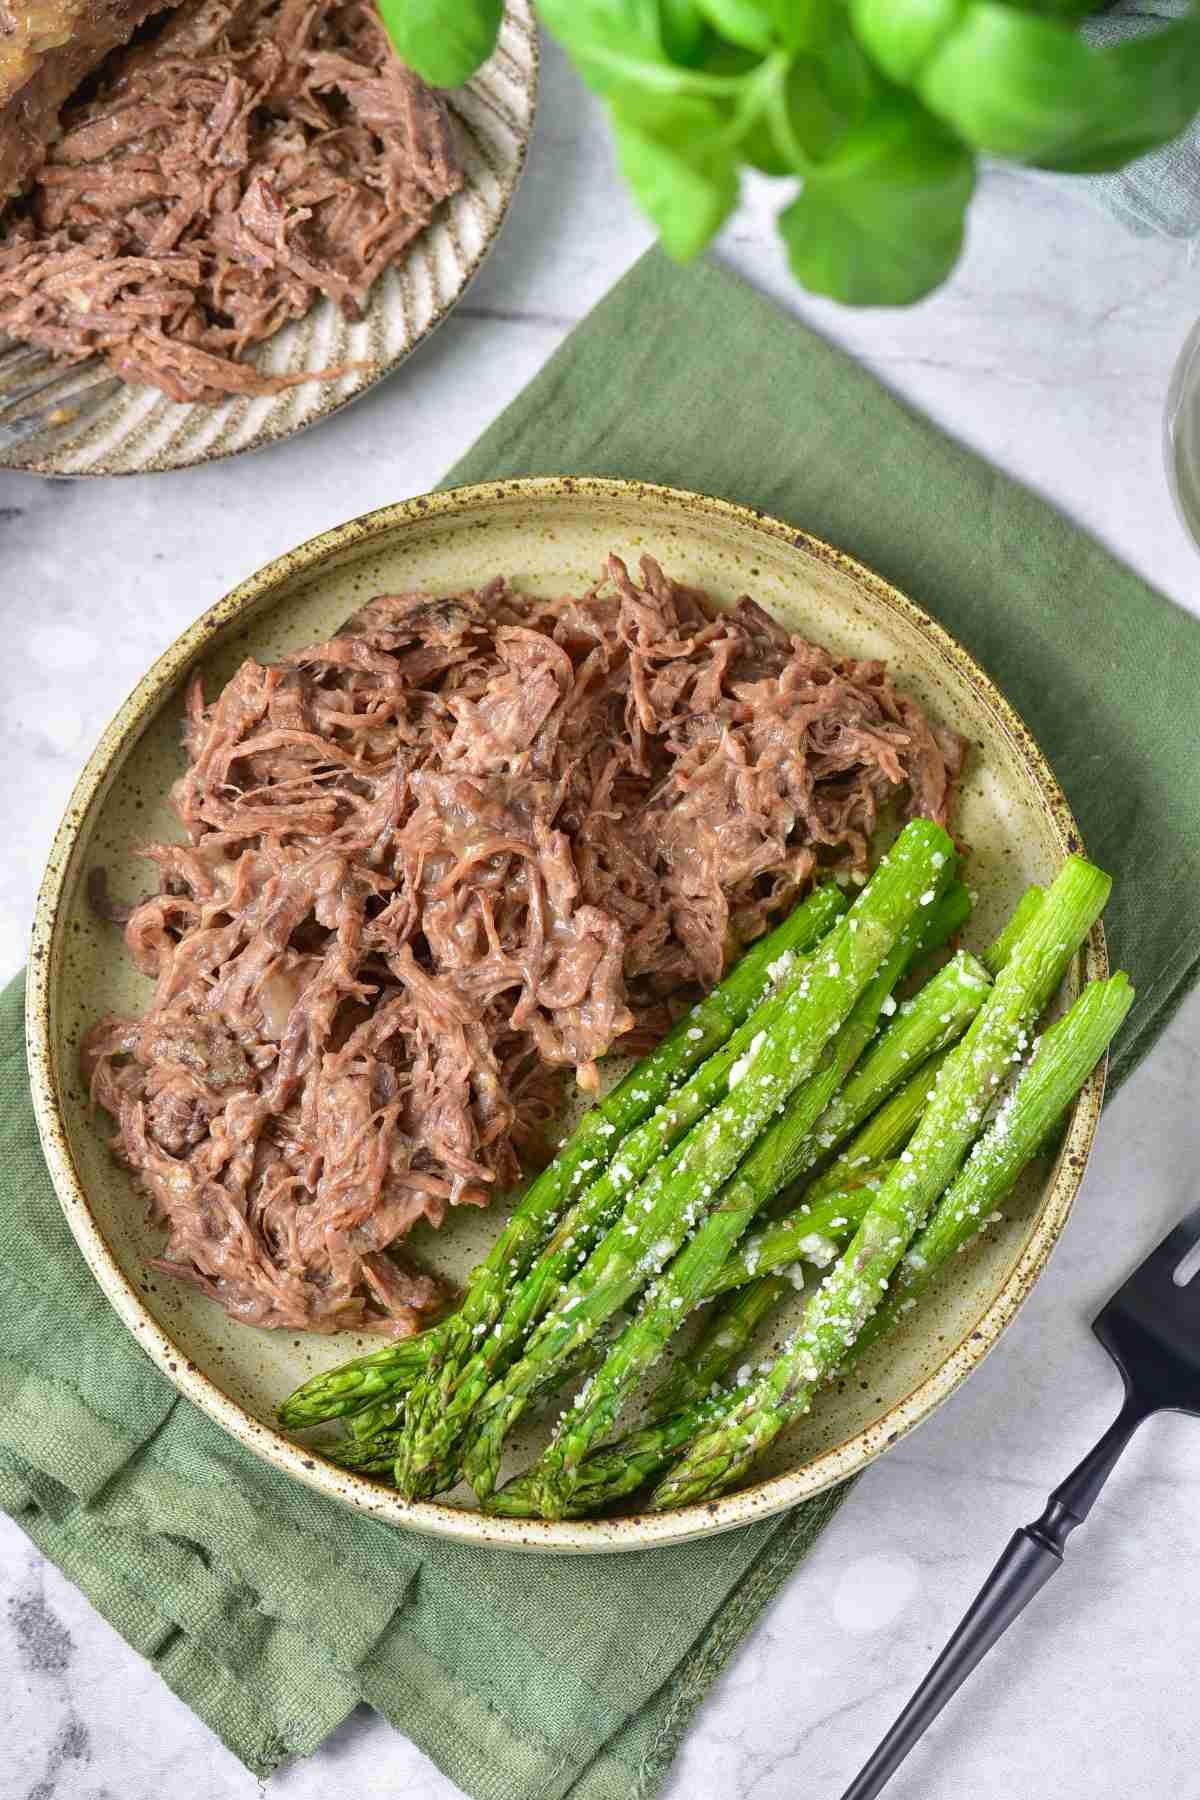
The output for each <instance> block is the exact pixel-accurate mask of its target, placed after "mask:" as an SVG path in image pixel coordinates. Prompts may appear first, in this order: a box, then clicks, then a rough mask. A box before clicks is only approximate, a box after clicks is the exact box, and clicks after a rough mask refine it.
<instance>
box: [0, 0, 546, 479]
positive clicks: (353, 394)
mask: <svg viewBox="0 0 1200 1800" xmlns="http://www.w3.org/2000/svg"><path fill="white" fill-rule="evenodd" d="M537 85H538V48H537V30H536V27H535V25H534V22H533V14H532V11H531V8H530V4H529V0H510V3H509V5H508V7H507V8H506V10H505V16H504V23H503V26H502V28H501V32H500V42H499V45H498V47H497V50H496V54H495V55H494V56H493V57H492V58H491V59H490V61H489V62H487V63H486V64H485V65H484V67H483V68H482V69H481V70H480V71H479V73H478V75H476V76H475V78H474V79H473V80H472V81H470V82H468V83H467V85H466V86H465V87H461V88H455V89H454V90H453V91H452V92H451V93H449V94H448V95H447V100H448V103H449V106H450V111H451V113H452V114H453V116H454V120H455V123H456V128H457V135H458V143H459V151H460V154H461V156H462V164H463V172H464V174H465V176H466V181H465V185H464V186H463V189H462V191H461V193H458V194H455V195H454V196H453V198H452V199H450V200H448V201H447V202H446V204H445V205H444V206H443V207H441V208H440V209H439V211H438V214H437V217H436V218H435V219H434V221H433V223H432V224H431V225H430V226H429V227H428V228H427V229H426V230H425V231H423V232H422V233H421V235H420V237H418V238H415V239H414V240H413V242H412V244H411V245H410V247H409V249H408V250H407V252H406V253H405V255H404V256H403V257H402V258H401V260H400V261H399V262H398V263H395V264H394V265H393V266H392V267H391V268H390V269H388V270H386V271H385V273H384V274H383V275H382V276H381V277H380V279H379V280H378V281H377V282H376V283H375V286H374V288H373V289H372V290H371V294H370V298H369V300H368V302H367V306H366V310H365V312H364V314H363V317H362V318H361V319H360V320H358V321H357V322H355V323H354V324H351V323H349V322H348V321H347V320H346V319H344V318H343V317H342V314H341V312H340V311H339V310H338V308H337V307H336V306H335V305H334V304H333V302H332V301H331V300H321V301H319V302H318V303H317V305H316V306H314V307H313V309H312V311H311V312H309V313H307V314H306V315H305V317H304V318H303V319H297V320H296V321H295V323H294V324H291V325H286V326H285V327H284V328H283V330H282V331H279V332H276V334H275V336H274V337H273V338H271V339H270V340H269V341H268V342H267V343H266V344H264V345H263V347H262V350H261V351H260V353H259V355H258V357H257V359H256V360H257V361H258V364H259V367H260V368H263V369H266V370H269V371H270V372H271V373H273V374H293V375H294V374H298V373H299V372H300V371H301V370H303V369H333V368H338V367H341V366H342V365H344V364H348V363H361V364H363V365H364V366H363V367H361V368H354V369H349V370H348V371H347V373H346V374H344V375H339V376H337V377H336V379H334V380H332V381H308V382H304V383H303V384H302V385H301V386H300V387H293V388H287V389H285V390H284V392H283V393H281V394H266V395H256V396H251V397H245V396H234V397H232V398H230V399H228V400H224V401H222V402H221V403H220V405H217V406H194V405H180V404H178V403H177V402H176V401H173V400H168V399H167V398H166V396H165V395H164V394H162V393H160V392H159V390H158V389H157V388H153V387H145V386H135V385H133V384H131V383H127V384H125V385H124V386H122V387H120V388H118V390H117V392H116V393H115V395H114V396H113V398H112V399H111V400H108V401H106V402H105V404H104V405H103V406H102V407H101V408H100V409H99V410H98V411H96V412H95V413H90V414H88V415H87V417H86V418H85V419H84V420H83V421H81V423H80V425H79V426H78V428H75V429H72V428H70V427H67V428H65V429H61V430H57V431H55V432H53V433H52V434H48V435H47V434H42V435H39V436H38V437H37V438H34V439H31V440H29V441H28V442H26V443H24V444H21V445H19V446H18V447H16V448H15V449H12V450H9V451H7V452H2V453H0V468H6V469H27V470H31V471H32V472H34V473H35V474H39V475H147V474H155V473H158V472H160V471H162V470H165V469H184V468H188V467H189V466H190V465H191V464H193V463H202V462H212V461H214V460H215V459H216V458H218V457H223V456H235V455H237V454H238V452H240V451H242V450H258V449H261V448H262V447H263V446H264V445H265V444H273V443H275V442H276V441H277V440H278V439H280V438H286V437H291V436H292V434H293V433H294V432H297V431H304V430H305V429H306V428H307V427H308V426H309V425H316V424H318V423H319V422H320V420H322V419H326V418H328V417H329V415H330V413H334V412H337V410H338V408H339V407H342V406H346V405H348V404H349V402H350V401H351V400H356V399H357V398H358V397H359V395H360V394H364V393H365V392H366V391H367V389H368V388H370V387H374V385H375V383H376V382H378V381H382V380H383V379H384V377H385V376H387V375H390V374H392V373H393V372H394V371H395V370H396V369H398V368H399V367H400V364H401V363H402V362H403V361H404V359H405V357H407V356H409V355H410V354H411V353H412V351H413V350H415V349H416V347H417V345H418V344H419V343H420V342H421V340H422V339H423V338H425V337H427V336H428V335H429V333H430V332H431V331H432V330H433V329H434V327H435V326H436V325H439V324H440V323H441V321H442V320H443V319H444V318H445V317H446V314H447V313H448V312H449V311H450V309H451V307H452V306H453V305H454V303H455V301H457V300H458V299H459V298H460V297H461V295H462V293H463V291H464V290H465V288H466V286H467V284H468V282H469V281H470V280H471V277H472V276H473V275H474V273H475V271H476V269H478V267H479V265H480V263H481V262H482V261H483V259H484V257H485V256H486V254H487V252H488V250H489V249H490V248H491V246H492V244H493V243H494V242H495V239H496V236H497V234H498V233H499V230H500V227H501V225H502V224H503V223H504V215H505V214H506V213H507V211H508V206H509V202H510V201H511V199H512V197H513V194H514V192H515V191H516V186H517V182H518V180H519V179H520V175H521V170H522V168H523V166H524V163H525V152H526V150H527V148H528V145H529V138H530V134H531V133H532V131H533V117H534V110H535V107H536V104H537Z"/></svg>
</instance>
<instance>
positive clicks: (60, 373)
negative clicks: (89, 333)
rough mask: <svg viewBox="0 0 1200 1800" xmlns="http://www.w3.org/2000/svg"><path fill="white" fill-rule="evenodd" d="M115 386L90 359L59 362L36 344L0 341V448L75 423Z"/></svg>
mask: <svg viewBox="0 0 1200 1800" xmlns="http://www.w3.org/2000/svg"><path fill="white" fill-rule="evenodd" d="M120 385H121V383H120V378H119V377H118V376H116V375H112V374H110V373H108V371H107V370H106V369H105V366H104V364H103V363H102V362H100V361H99V360H98V359H97V358H95V357H93V358H91V359H90V360H89V361H88V362H75V363H64V362H63V361H62V360H61V359H60V358H58V357H55V356H52V355H51V354H50V353H49V352H48V351H46V350H42V349H39V348H38V347H37V346H36V345H32V344H13V345H10V346H7V347H4V346H3V345H0V451H3V450H10V449H13V448H14V447H15V446H16V445H17V444H23V443H25V442H26V441H27V440H28V439H29V438H32V437H36V436H37V435H38V434H39V433H40V432H43V431H59V430H62V429H63V428H64V427H66V426H69V425H75V424H77V423H78V422H79V420H80V419H82V418H84V417H86V416H87V415H88V414H89V413H91V412H94V411H95V410H96V408H97V407H98V406H100V405H101V404H102V403H103V402H104V401H105V400H107V399H108V398H109V397H110V396H111V395H112V394H114V393H115V392H116V390H117V389H118V388H119V387H120Z"/></svg>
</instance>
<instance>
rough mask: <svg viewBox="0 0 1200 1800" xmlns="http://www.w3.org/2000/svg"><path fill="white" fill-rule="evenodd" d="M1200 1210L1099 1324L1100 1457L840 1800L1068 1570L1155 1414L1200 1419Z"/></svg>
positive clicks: (1003, 1563)
mask: <svg viewBox="0 0 1200 1800" xmlns="http://www.w3.org/2000/svg"><path fill="white" fill-rule="evenodd" d="M1197 1270H1200V1207H1197V1208H1196V1209H1195V1210H1194V1211H1193V1212H1190V1213H1189V1214H1188V1215H1187V1217H1186V1218H1185V1219H1184V1220H1182V1221H1181V1223H1180V1224H1178V1225H1177V1226H1176V1227H1175V1229H1174V1231H1172V1232H1171V1233H1170V1234H1169V1235H1168V1236H1167V1237H1165V1238H1164V1239H1163V1241H1162V1243H1161V1244H1160V1245H1159V1246H1158V1248H1157V1249H1156V1250H1152V1251H1151V1252H1150V1254H1149V1256H1148V1257H1147V1258H1146V1260H1145V1262H1144V1263H1142V1264H1141V1265H1140V1267H1139V1268H1137V1269H1135V1270H1134V1272H1133V1274H1132V1275H1131V1276H1130V1277H1129V1280H1128V1281H1127V1282H1126V1283H1125V1285H1124V1286H1123V1287H1120V1288H1118V1289H1117V1291H1116V1293H1115V1294H1114V1295H1113V1297H1112V1299H1111V1300H1110V1301H1109V1302H1108V1304H1107V1305H1106V1306H1105V1307H1104V1308H1103V1309H1102V1310H1101V1311H1100V1312H1099V1313H1098V1314H1097V1315H1096V1318H1095V1320H1094V1321H1093V1324H1092V1330H1093V1331H1094V1332H1095V1333H1096V1336H1097V1337H1098V1338H1099V1339H1100V1342H1101V1343H1102V1344H1103V1345H1104V1348H1105V1349H1106V1350H1107V1351H1108V1354H1109V1355H1110V1356H1111V1357H1112V1359H1113V1361H1114V1362H1115V1363H1116V1365H1117V1367H1118V1369H1119V1370H1120V1371H1121V1379H1122V1380H1123V1382H1124V1383H1125V1399H1124V1401H1123V1403H1122V1406H1121V1410H1120V1412H1119V1413H1118V1414H1117V1416H1116V1418H1115V1419H1114V1420H1113V1422H1112V1424H1111V1425H1110V1426H1109V1428H1108V1430H1107V1431H1106V1432H1105V1433H1104V1436H1103V1437H1102V1438H1101V1439H1100V1442H1099V1443H1098V1444H1097V1445H1096V1447H1095V1449H1094V1450H1090V1451H1089V1452H1088V1454H1087V1455H1086V1456H1085V1457H1084V1459H1083V1461H1082V1462H1081V1463H1080V1464H1079V1466H1078V1467H1077V1468H1075V1469H1073V1470H1072V1472H1071V1473H1070V1474H1069V1475H1068V1476H1067V1479H1066V1480H1065V1481H1064V1482H1062V1483H1060V1485H1059V1486H1058V1487H1056V1488H1055V1490H1054V1492H1053V1493H1052V1494H1051V1496H1050V1499H1049V1501H1048V1502H1047V1504H1046V1510H1045V1512H1044V1513H1043V1514H1042V1516H1041V1518H1040V1519H1037V1520H1035V1521H1034V1523H1033V1524H1032V1525H1025V1526H1022V1528H1021V1530H1020V1531H1017V1532H1014V1534H1013V1536H1012V1537H1011V1538H1010V1540H1009V1543H1008V1547H1007V1549H1006V1550H1005V1552H1004V1554H1003V1555H1002V1556H1001V1558H1000V1560H999V1562H998V1563H997V1564H996V1566H995V1568H994V1569H993V1570H992V1572H991V1574H990V1575H989V1576H988V1578H987V1580H986V1581H985V1582H984V1584H983V1586H982V1588H981V1589H980V1590H979V1593H978V1594H977V1595H976V1596H975V1599H974V1601H973V1602H972V1604H971V1606H970V1608H969V1609H968V1611H967V1613H966V1616H965V1617H964V1618H963V1620H962V1622H961V1624H960V1625H959V1627H958V1630H957V1631H956V1632H955V1633H954V1636H953V1637H952V1638H951V1639H950V1642H949V1643H948V1644H947V1645H946V1648H945V1649H944V1650H943V1651H942V1654H941V1655H940V1656H939V1658H938V1660H937V1661H936V1662H935V1663H934V1665H933V1667H932V1669H930V1671H929V1673H928V1675H927V1676H926V1677H925V1679H924V1681H923V1682H922V1683H921V1685H920V1687H919V1688H918V1689H917V1691H916V1693H915V1694H914V1695H913V1697H912V1699H911V1700H910V1701H909V1703H908V1705H907V1706H906V1707H905V1709H904V1711H903V1712H902V1713H901V1714H900V1717H899V1718H898V1719H897V1720H896V1723H895V1724H894V1725H893V1726H892V1728H891V1730H890V1731H889V1732H888V1734H887V1736H886V1737H885V1738H884V1740H883V1742H882V1743H881V1744H880V1746H879V1748H878V1749H877V1750H876V1752H875V1754H874V1756H872V1758H871V1760H870V1762H868V1763H867V1764H866V1766H865V1768H863V1769H862V1770H861V1771H860V1772H859V1774H858V1776H857V1777H856V1779H855V1780H854V1781H852V1782H851V1783H850V1786H849V1787H848V1788H847V1789H846V1791H845V1793H844V1794H843V1796H842V1800H874V1796H875V1795H876V1794H878V1793H879V1792H880V1791H881V1790H882V1788H883V1787H884V1785H885V1783H886V1782H888V1781H890V1779H891V1777H892V1776H893V1775H894V1774H895V1772H896V1770H897V1769H898V1768H899V1767H900V1764H901V1763H902V1762H903V1761H904V1759H905V1757H906V1756H907V1755H908V1753H909V1751H910V1750H911V1749H912V1747H913V1745H914V1744H915V1743H916V1741H917V1739H918V1738H919V1737H921V1736H922V1735H923V1734H924V1732H925V1731H926V1730H927V1729H928V1727H929V1726H930V1725H932V1723H933V1721H934V1720H935V1719H936V1718H937V1716H938V1714H939V1713H940V1712H941V1710H942V1708H943V1706H945V1704H946V1702H947V1700H949V1698H950V1696H951V1695H952V1694H954V1693H956V1692H957V1690H958V1689H959V1687H961V1685H962V1683H963V1682H964V1681H965V1680H966V1678H967V1676H968V1675H969V1674H970V1673H971V1670H972V1669H973V1668H975V1667H976V1665H977V1664H979V1663H980V1662H982V1660H983V1658H984V1657H985V1656H986V1655H987V1653H988V1651H989V1650H990V1649H991V1647H992V1645H993V1644H994V1643H995V1642H996V1639H997V1638H998V1637H999V1636H1000V1635H1001V1633H1002V1632H1004V1631H1007V1629H1008V1627H1009V1626H1010V1625H1011V1624H1012V1622H1013V1620H1014V1619H1015V1618H1016V1617H1017V1615H1018V1613H1020V1612H1023V1611H1024V1609H1025V1607H1026V1606H1028V1604H1029V1602H1030V1601H1031V1600H1032V1599H1033V1596H1034V1595H1035V1594H1037V1593H1039V1592H1040V1591H1041V1589H1042V1588H1043V1587H1045V1585H1046V1583H1047V1582H1048V1581H1049V1579H1050V1577H1051V1576H1052V1575H1053V1574H1054V1571H1055V1570H1056V1569H1058V1568H1060V1567H1061V1566H1062V1559H1063V1551H1064V1549H1065V1548H1066V1543H1067V1539H1068V1538H1069V1537H1070V1535H1071V1533H1072V1532H1073V1531H1074V1529H1075V1527H1076V1526H1077V1525H1082V1524H1083V1521H1084V1520H1085V1519H1086V1518H1087V1516H1088V1514H1089V1513H1090V1512H1091V1510H1092V1508H1093V1506H1094V1505H1095V1504H1096V1501H1097V1500H1098V1499H1099V1497H1100V1490H1101V1488H1102V1487H1103V1486H1104V1483H1105V1482H1106V1481H1107V1480H1108V1478H1109V1476H1110V1475H1111V1474H1112V1471H1113V1469H1114V1468H1115V1467H1116V1464H1117V1459H1118V1458H1119V1456H1120V1454H1121V1452H1122V1450H1124V1448H1125V1446H1126V1444H1127V1443H1128V1442H1129V1440H1130V1438H1131V1437H1132V1436H1133V1434H1134V1432H1135V1431H1136V1430H1137V1428H1138V1426H1139V1425H1140V1424H1141V1423H1142V1420H1143V1419H1148V1418H1149V1417H1150V1414H1151V1413H1156V1412H1187V1413H1195V1414H1200V1307H1198V1305H1197V1294H1196V1293H1192V1292H1189V1286H1188V1284H1189V1282H1190V1281H1191V1278H1192V1276H1193V1275H1194V1274H1195V1273H1196V1272H1197Z"/></svg>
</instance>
